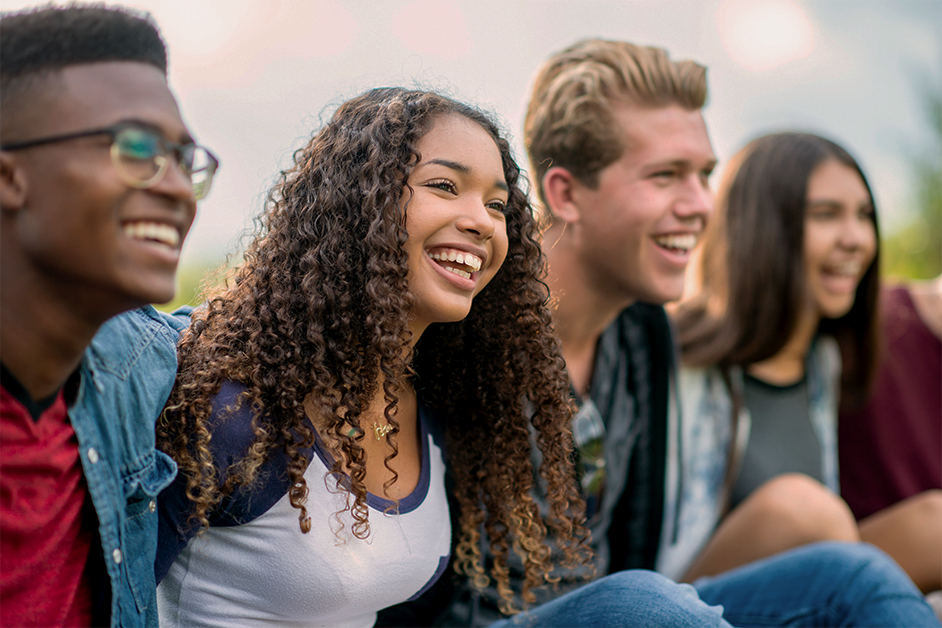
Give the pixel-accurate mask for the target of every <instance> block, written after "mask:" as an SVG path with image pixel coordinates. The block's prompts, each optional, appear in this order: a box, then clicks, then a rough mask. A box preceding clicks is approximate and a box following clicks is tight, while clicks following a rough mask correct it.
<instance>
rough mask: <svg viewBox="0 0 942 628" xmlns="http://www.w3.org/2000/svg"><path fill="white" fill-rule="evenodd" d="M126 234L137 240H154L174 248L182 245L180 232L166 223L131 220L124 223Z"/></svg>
mask: <svg viewBox="0 0 942 628" xmlns="http://www.w3.org/2000/svg"><path fill="white" fill-rule="evenodd" d="M124 234H125V235H126V236H129V237H131V238H134V239H136V240H154V241H156V242H160V243H161V244H166V245H167V246H169V247H170V248H172V249H175V248H177V247H178V246H179V245H180V233H179V232H178V231H177V230H176V229H175V228H174V227H171V226H170V225H168V224H166V223H159V222H131V223H128V224H126V225H124Z"/></svg>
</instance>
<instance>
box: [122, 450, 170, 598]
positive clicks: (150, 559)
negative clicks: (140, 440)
mask: <svg viewBox="0 0 942 628" xmlns="http://www.w3.org/2000/svg"><path fill="white" fill-rule="evenodd" d="M176 474H177V465H176V463H175V462H174V461H173V459H171V458H170V456H168V455H167V454H165V453H164V452H162V451H155V452H154V456H153V457H150V460H149V461H148V462H146V463H145V464H144V466H143V467H142V468H140V469H137V470H135V471H133V472H129V473H128V474H126V475H124V476H123V477H122V480H123V483H124V493H125V520H124V543H123V545H124V551H125V561H126V567H127V570H128V575H129V576H130V577H129V578H128V582H129V584H130V588H131V594H132V595H133V596H134V601H135V603H136V605H137V609H138V611H139V612H141V613H144V612H145V611H147V610H148V608H149V607H150V606H152V605H153V604H155V602H156V597H155V595H156V581H155V578H154V559H155V557H156V554H157V495H158V494H159V493H160V491H162V490H163V489H164V488H166V487H167V486H168V485H169V484H170V483H171V482H172V481H173V478H174V477H176Z"/></svg>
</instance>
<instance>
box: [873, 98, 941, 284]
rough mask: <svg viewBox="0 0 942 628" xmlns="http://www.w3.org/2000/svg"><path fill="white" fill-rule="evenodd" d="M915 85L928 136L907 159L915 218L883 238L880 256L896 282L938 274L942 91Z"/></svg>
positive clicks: (889, 275)
mask: <svg viewBox="0 0 942 628" xmlns="http://www.w3.org/2000/svg"><path fill="white" fill-rule="evenodd" d="M919 83H920V84H921V85H922V88H921V91H922V95H923V102H924V105H925V113H926V117H927V118H928V120H927V122H928V125H927V126H928V130H929V133H928V134H927V135H926V137H925V145H923V146H921V147H919V148H918V149H916V150H914V151H913V154H912V156H911V157H910V165H911V168H912V170H913V181H914V183H915V188H914V189H913V191H912V198H913V203H914V204H915V207H914V209H915V210H916V211H915V216H914V218H913V220H912V221H911V222H910V223H909V224H907V225H906V226H904V227H903V228H901V229H900V230H899V231H897V232H896V233H894V234H892V235H889V236H885V237H884V239H883V243H882V244H883V249H882V252H881V255H882V259H883V272H884V275H885V276H887V277H890V278H894V279H899V280H906V279H930V278H932V277H935V276H937V275H939V274H940V273H942V89H940V87H939V81H937V80H936V81H930V80H922V81H919Z"/></svg>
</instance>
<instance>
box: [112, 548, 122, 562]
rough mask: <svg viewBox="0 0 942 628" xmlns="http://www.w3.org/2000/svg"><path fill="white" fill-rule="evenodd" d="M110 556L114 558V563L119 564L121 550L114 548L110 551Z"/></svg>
mask: <svg viewBox="0 0 942 628" xmlns="http://www.w3.org/2000/svg"><path fill="white" fill-rule="evenodd" d="M111 558H112V559H114V564H116V565H120V564H121V550H119V549H117V548H115V550H114V551H113V552H111Z"/></svg>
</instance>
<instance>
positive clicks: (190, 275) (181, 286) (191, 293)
mask: <svg viewBox="0 0 942 628" xmlns="http://www.w3.org/2000/svg"><path fill="white" fill-rule="evenodd" d="M222 264H223V260H219V261H217V262H209V263H196V264H193V263H190V264H187V265H184V266H180V268H179V269H178V270H177V296H176V297H175V298H174V299H173V301H171V302H170V303H164V304H162V305H155V306H154V307H156V308H157V309H158V310H163V311H164V312H172V311H174V310H175V309H177V308H178V307H181V306H184V305H196V304H198V303H199V302H200V292H201V288H202V286H203V282H204V281H207V280H208V281H214V278H215V276H216V273H215V271H216V269H218V268H219V267H220V266H222Z"/></svg>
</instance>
